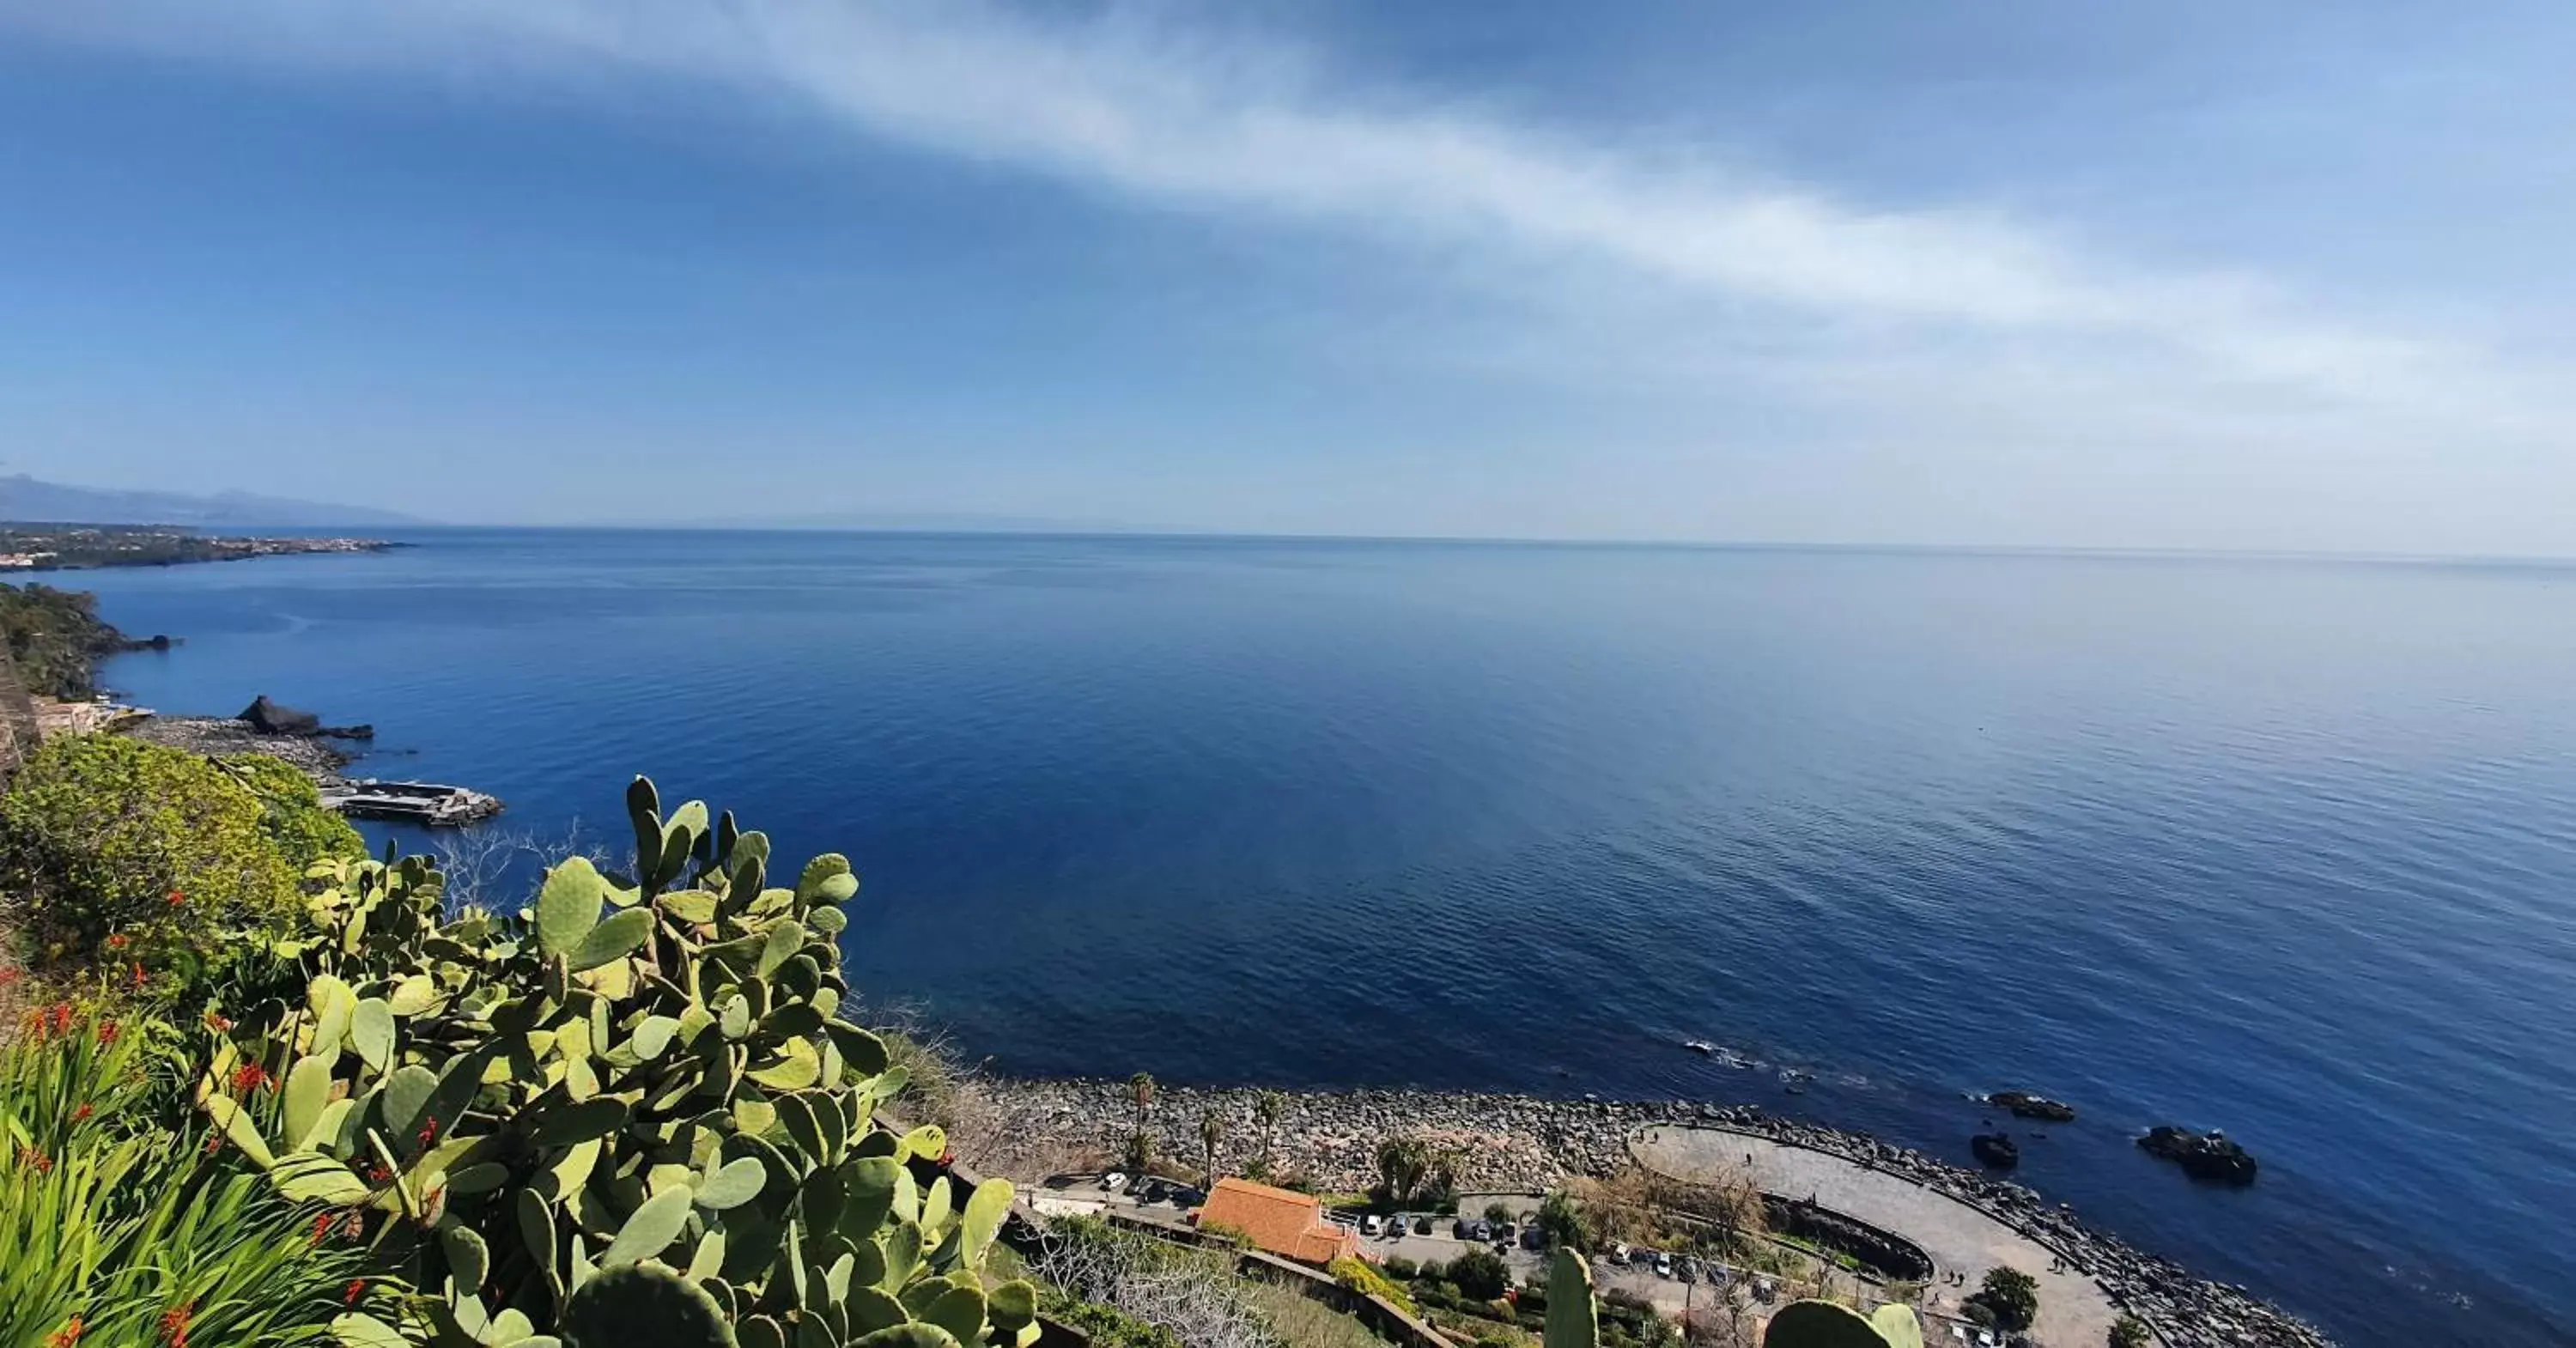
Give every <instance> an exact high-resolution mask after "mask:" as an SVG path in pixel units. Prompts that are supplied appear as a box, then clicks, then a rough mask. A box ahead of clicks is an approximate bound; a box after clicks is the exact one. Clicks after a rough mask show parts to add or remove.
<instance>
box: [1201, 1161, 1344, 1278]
mask: <svg viewBox="0 0 2576 1348" xmlns="http://www.w3.org/2000/svg"><path fill="white" fill-rule="evenodd" d="M1198 1219H1199V1229H1200V1230H1202V1231H1205V1230H1210V1229H1213V1228H1217V1227H1222V1228H1224V1229H1226V1230H1229V1231H1240V1232H1242V1233H1243V1234H1244V1235H1246V1236H1248V1237H1250V1238H1251V1240H1252V1243H1253V1245H1254V1247H1255V1248H1258V1249H1262V1250H1267V1251H1269V1252H1270V1253H1272V1254H1275V1255H1278V1256H1279V1257H1281V1258H1283V1259H1294V1260H1296V1261H1298V1262H1299V1263H1302V1264H1315V1265H1318V1266H1321V1265H1324V1264H1329V1263H1331V1262H1333V1261H1334V1260H1336V1259H1339V1258H1341V1257H1342V1256H1344V1255H1357V1254H1358V1253H1359V1252H1360V1236H1359V1233H1358V1232H1356V1231H1353V1230H1352V1229H1350V1228H1349V1227H1347V1226H1336V1225H1334V1224H1333V1223H1331V1222H1329V1221H1326V1220H1324V1204H1323V1201H1322V1200H1321V1199H1318V1198H1316V1197H1315V1196H1314V1195H1313V1194H1301V1193H1295V1192H1292V1191H1290V1190H1287V1189H1273V1188H1271V1187H1270V1186H1269V1185H1267V1184H1255V1183H1253V1182H1252V1181H1250V1180H1243V1179H1235V1178H1234V1177H1232V1176H1228V1177H1226V1178H1224V1179H1221V1180H1218V1181H1217V1182H1216V1188H1215V1189H1214V1190H1212V1191H1210V1192H1209V1194H1208V1200H1207V1206H1205V1207H1202V1208H1200V1209H1199V1214H1198Z"/></svg>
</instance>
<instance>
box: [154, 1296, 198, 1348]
mask: <svg viewBox="0 0 2576 1348" xmlns="http://www.w3.org/2000/svg"><path fill="white" fill-rule="evenodd" d="M196 1313H197V1303H196V1302H193V1301H191V1302H187V1303H185V1304H183V1305H178V1306H173V1307H171V1308H170V1309H168V1310H166V1311H163V1312H162V1313H161V1333H162V1335H163V1337H165V1338H167V1339H169V1340H170V1348H188V1318H189V1317H190V1316H193V1315H195V1314H196Z"/></svg>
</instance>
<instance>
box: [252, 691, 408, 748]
mask: <svg viewBox="0 0 2576 1348" xmlns="http://www.w3.org/2000/svg"><path fill="white" fill-rule="evenodd" d="M235 719H237V720H239V721H241V722H242V723H244V724H246V725H248V726H249V727H250V728H251V729H253V730H256V731H258V732H259V733H260V734H263V735H292V736H295V737H298V738H302V739H311V738H314V737H316V736H329V737H330V738H332V739H343V740H366V739H374V738H375V737H376V728H375V727H374V726H371V725H324V724H322V718H321V717H319V716H316V715H314V714H313V713H311V712H309V711H297V710H296V709H295V708H293V707H289V706H286V705H284V704H282V703H278V702H273V701H270V700H269V696H268V694H266V693H262V694H260V695H259V697H258V698H256V699H254V700H253V701H252V702H251V704H250V705H249V706H247V707H244V708H242V714H241V715H240V716H239V717H237V718H235Z"/></svg>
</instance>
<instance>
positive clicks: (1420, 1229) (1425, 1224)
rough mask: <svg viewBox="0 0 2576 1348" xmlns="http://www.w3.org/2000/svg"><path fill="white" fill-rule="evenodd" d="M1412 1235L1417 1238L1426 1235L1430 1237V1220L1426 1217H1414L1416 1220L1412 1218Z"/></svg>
mask: <svg viewBox="0 0 2576 1348" xmlns="http://www.w3.org/2000/svg"><path fill="white" fill-rule="evenodd" d="M1413 1234H1415V1235H1417V1236H1427V1235H1430V1234H1431V1219H1430V1218H1428V1217H1416V1218H1414V1219H1413Z"/></svg>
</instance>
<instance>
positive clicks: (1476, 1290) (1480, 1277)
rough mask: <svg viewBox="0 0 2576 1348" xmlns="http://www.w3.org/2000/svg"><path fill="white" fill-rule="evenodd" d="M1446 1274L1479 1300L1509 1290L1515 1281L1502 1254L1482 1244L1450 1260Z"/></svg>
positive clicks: (1463, 1290)
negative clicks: (1483, 1246)
mask: <svg viewBox="0 0 2576 1348" xmlns="http://www.w3.org/2000/svg"><path fill="white" fill-rule="evenodd" d="M1447 1276H1448V1278H1449V1281H1451V1282H1454V1283H1456V1284H1458V1290H1459V1291H1460V1292H1463V1293H1465V1294H1466V1295H1468V1296H1471V1297H1474V1298H1475V1299H1476V1300H1478V1301H1491V1300H1493V1299H1494V1298H1496V1297H1498V1296H1501V1295H1502V1294H1503V1293H1504V1292H1506V1291H1509V1290H1510V1289H1511V1285H1512V1270H1511V1268H1510V1267H1509V1266H1508V1265H1506V1264H1504V1263H1503V1259H1502V1256H1501V1255H1498V1254H1496V1253H1494V1252H1493V1251H1492V1250H1488V1249H1483V1248H1478V1249H1473V1250H1469V1251H1467V1252H1466V1253H1465V1254H1462V1255H1460V1256H1458V1257H1457V1258H1455V1259H1453V1260H1450V1261H1449V1272H1448V1275H1447Z"/></svg>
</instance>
